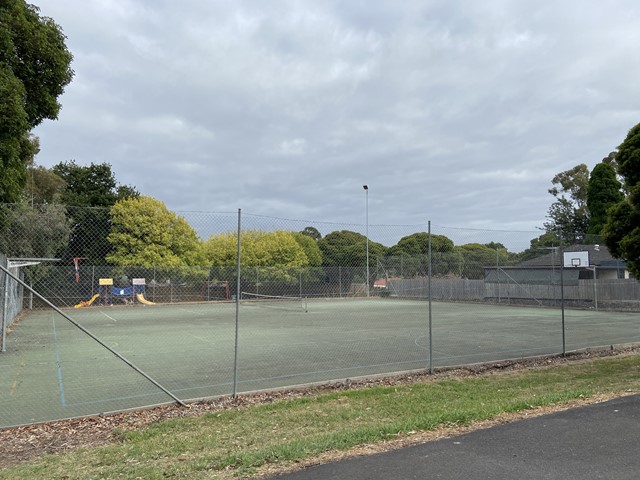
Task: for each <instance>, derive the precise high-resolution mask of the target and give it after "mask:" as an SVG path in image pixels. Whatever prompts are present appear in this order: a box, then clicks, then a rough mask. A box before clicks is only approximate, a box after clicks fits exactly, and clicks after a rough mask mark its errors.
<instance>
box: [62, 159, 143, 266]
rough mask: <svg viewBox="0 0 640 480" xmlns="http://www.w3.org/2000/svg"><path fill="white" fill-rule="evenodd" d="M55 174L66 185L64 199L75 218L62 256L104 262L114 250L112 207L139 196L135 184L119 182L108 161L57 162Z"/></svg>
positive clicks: (72, 217)
mask: <svg viewBox="0 0 640 480" xmlns="http://www.w3.org/2000/svg"><path fill="white" fill-rule="evenodd" d="M52 171H53V173H55V174H56V175H58V176H59V177H60V178H61V179H62V180H63V181H64V182H65V184H66V189H65V190H64V193H63V194H62V198H61V200H62V202H63V203H64V204H66V205H67V214H68V215H69V217H70V218H71V220H72V226H73V232H72V235H71V239H70V242H69V246H68V249H67V250H66V251H65V252H62V253H61V256H62V257H63V258H64V259H66V260H69V259H71V258H73V257H84V258H87V260H88V261H89V262H91V263H93V264H97V265H100V264H103V263H104V262H105V259H106V257H107V256H109V254H110V252H111V244H110V243H109V242H108V241H107V235H109V233H110V231H111V224H110V219H109V209H110V208H111V207H112V206H113V205H114V204H115V203H116V201H118V200H121V199H126V198H136V197H138V196H139V193H138V192H137V191H136V190H135V188H133V187H129V186H121V185H118V182H117V181H116V178H115V175H114V173H113V172H112V170H111V165H109V164H108V163H101V164H94V163H92V164H91V165H88V166H81V165H77V164H76V163H75V161H73V160H71V161H70V162H62V163H59V164H57V165H54V166H53V168H52Z"/></svg>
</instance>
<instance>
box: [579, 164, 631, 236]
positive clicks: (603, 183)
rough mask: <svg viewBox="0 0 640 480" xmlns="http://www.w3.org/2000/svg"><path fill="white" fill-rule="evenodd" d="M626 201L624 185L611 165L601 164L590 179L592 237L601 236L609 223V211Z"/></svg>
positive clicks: (590, 227) (589, 198)
mask: <svg viewBox="0 0 640 480" xmlns="http://www.w3.org/2000/svg"><path fill="white" fill-rule="evenodd" d="M623 199H624V194H623V193H622V185H621V184H620V182H619V181H618V179H617V178H616V171H615V169H614V168H613V166H612V165H611V164H610V163H599V164H598V165H596V166H595V167H594V168H593V171H592V172H591V177H590V178H589V191H588V192H587V207H589V215H590V218H589V230H588V233H589V234H591V235H600V233H601V232H602V229H603V228H604V226H605V224H606V223H607V210H609V208H611V207H612V206H613V205H615V204H617V203H620V202H621V201H622V200H623Z"/></svg>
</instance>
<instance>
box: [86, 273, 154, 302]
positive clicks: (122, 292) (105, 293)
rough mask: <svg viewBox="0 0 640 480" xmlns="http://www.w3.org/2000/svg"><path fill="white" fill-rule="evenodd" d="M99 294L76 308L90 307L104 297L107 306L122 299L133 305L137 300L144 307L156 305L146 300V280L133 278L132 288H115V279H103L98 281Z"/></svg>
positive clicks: (103, 300)
mask: <svg viewBox="0 0 640 480" xmlns="http://www.w3.org/2000/svg"><path fill="white" fill-rule="evenodd" d="M98 285H99V286H98V293H96V294H95V295H94V296H93V297H91V298H90V299H89V300H85V301H83V302H80V303H78V304H77V305H75V306H74V307H75V308H82V307H88V306H90V305H91V304H93V302H94V301H95V300H96V299H97V298H100V297H102V303H104V304H105V305H107V304H109V303H110V301H111V299H113V298H114V297H115V298H122V299H123V300H124V301H125V302H128V301H131V303H135V302H136V300H137V301H138V303H141V304H143V305H155V303H154V302H151V301H149V300H147V299H146V298H144V289H145V285H146V282H145V279H144V278H133V279H131V286H130V287H122V288H121V287H114V286H113V278H101V279H99V280H98Z"/></svg>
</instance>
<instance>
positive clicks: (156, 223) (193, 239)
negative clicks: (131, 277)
mask: <svg viewBox="0 0 640 480" xmlns="http://www.w3.org/2000/svg"><path fill="white" fill-rule="evenodd" d="M110 216H111V224H112V226H111V232H110V233H109V235H108V237H107V240H108V241H109V243H110V244H111V246H112V251H111V253H109V254H108V255H107V260H108V261H109V262H111V263H113V264H114V265H119V266H135V267H154V266H156V267H192V266H200V265H203V264H204V254H203V250H202V245H201V242H200V239H199V238H198V235H197V234H196V232H195V231H194V230H193V228H192V227H191V226H190V225H189V224H188V223H187V221H186V220H185V219H184V218H183V217H181V216H178V215H176V214H175V213H173V212H171V211H169V210H168V209H167V207H166V206H165V204H164V203H163V202H161V201H160V200H156V199H155V198H152V197H147V196H139V197H135V198H126V199H123V200H119V201H117V202H116V203H115V204H114V205H113V206H112V207H111V209H110Z"/></svg>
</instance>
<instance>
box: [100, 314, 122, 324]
mask: <svg viewBox="0 0 640 480" xmlns="http://www.w3.org/2000/svg"><path fill="white" fill-rule="evenodd" d="M100 313H101V314H103V315H104V316H105V317H107V318H109V319H111V320H113V321H114V322H116V323H118V320H116V319H115V318H113V317H112V316H111V315H107V314H106V313H104V312H100Z"/></svg>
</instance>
